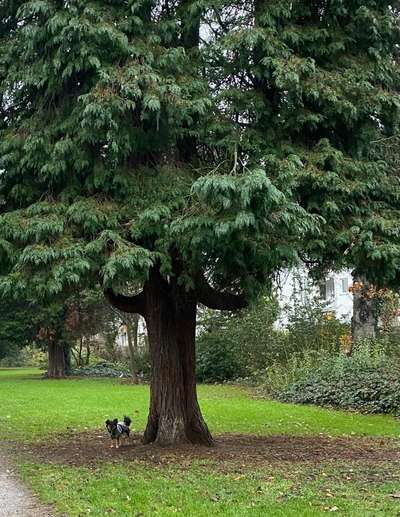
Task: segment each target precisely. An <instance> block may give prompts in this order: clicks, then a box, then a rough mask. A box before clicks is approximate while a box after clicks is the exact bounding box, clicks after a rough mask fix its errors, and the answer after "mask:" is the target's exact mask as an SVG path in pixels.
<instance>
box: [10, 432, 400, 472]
mask: <svg viewBox="0 0 400 517" xmlns="http://www.w3.org/2000/svg"><path fill="white" fill-rule="evenodd" d="M141 439H142V435H139V434H135V435H133V436H131V438H130V439H129V441H123V443H122V445H121V447H120V448H119V449H115V448H113V449H111V448H110V440H109V439H108V438H107V437H106V436H105V435H104V434H101V431H97V432H96V431H95V432H87V433H76V434H73V435H70V434H69V435H68V436H63V435H58V436H57V437H56V438H55V439H52V441H51V442H46V443H44V442H43V443H39V444H30V445H24V446H21V445H19V446H18V453H21V452H22V453H24V455H25V454H26V455H27V456H31V457H34V458H35V462H42V463H60V464H65V465H71V466H94V465H96V464H97V463H100V462H107V463H121V462H137V463H150V464H156V465H157V464H158V465H162V464H174V463H176V464H179V465H180V466H184V465H189V464H191V463H192V462H193V461H197V462H205V463H207V462H212V463H219V464H221V465H225V466H226V465H227V464H228V465H231V466H232V467H235V466H236V467H237V466H239V467H240V466H243V467H244V466H250V465H254V466H262V465H271V464H277V463H285V462H286V463H301V462H311V463H315V464H318V463H323V462H327V461H362V462H387V461H390V462H399V464H400V441H399V440H393V439H380V438H361V437H354V438H353V437H351V438H350V437H349V438H347V437H343V438H342V437H327V436H254V435H239V434H221V435H217V436H215V445H214V446H213V447H204V446H194V445H189V444H188V445H180V446H178V447H173V448H172V447H158V446H156V445H143V444H142V443H141Z"/></svg>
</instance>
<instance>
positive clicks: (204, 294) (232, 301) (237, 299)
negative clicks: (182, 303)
mask: <svg viewBox="0 0 400 517" xmlns="http://www.w3.org/2000/svg"><path fill="white" fill-rule="evenodd" d="M196 294H197V299H198V301H199V302H200V303H202V304H203V305H205V306H206V307H208V308H209V309H216V310H219V311H236V310H239V309H244V308H245V307H247V306H248V302H247V300H246V298H245V297H244V296H243V295H242V294H232V293H225V292H222V291H217V290H216V289H214V288H213V287H211V285H210V284H209V283H208V282H207V280H206V279H205V278H204V277H202V276H201V277H199V278H198V279H197V282H196Z"/></svg>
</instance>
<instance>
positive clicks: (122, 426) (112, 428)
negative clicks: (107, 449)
mask: <svg viewBox="0 0 400 517" xmlns="http://www.w3.org/2000/svg"><path fill="white" fill-rule="evenodd" d="M131 423H132V420H131V419H130V418H129V416H124V420H123V421H122V422H118V418H114V420H106V428H107V431H108V432H109V433H110V436H111V448H112V447H113V445H114V440H116V442H115V447H116V448H117V449H118V448H119V439H120V438H121V436H123V435H125V436H126V437H127V438H129V433H130V432H131V430H130V425H131Z"/></svg>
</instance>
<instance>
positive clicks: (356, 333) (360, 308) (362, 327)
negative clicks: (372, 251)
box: [351, 276, 378, 343]
mask: <svg viewBox="0 0 400 517" xmlns="http://www.w3.org/2000/svg"><path fill="white" fill-rule="evenodd" d="M353 278H354V283H353V317H352V320H351V329H352V341H353V343H359V342H361V341H364V340H372V339H375V338H376V332H377V326H378V321H377V315H376V311H375V300H374V297H373V296H371V294H370V293H371V287H372V286H371V284H370V283H369V282H368V281H367V279H366V278H365V277H364V276H354V277H353Z"/></svg>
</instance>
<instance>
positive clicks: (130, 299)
mask: <svg viewBox="0 0 400 517" xmlns="http://www.w3.org/2000/svg"><path fill="white" fill-rule="evenodd" d="M104 296H105V297H106V299H107V300H108V301H109V303H110V304H111V305H112V306H113V307H115V308H116V309H119V310H120V311H123V312H129V313H132V314H140V315H141V316H144V315H145V312H146V311H145V309H146V307H145V300H144V294H143V291H142V292H140V293H139V294H137V295H135V296H125V295H123V294H115V293H114V291H113V290H112V289H105V291H104Z"/></svg>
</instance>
